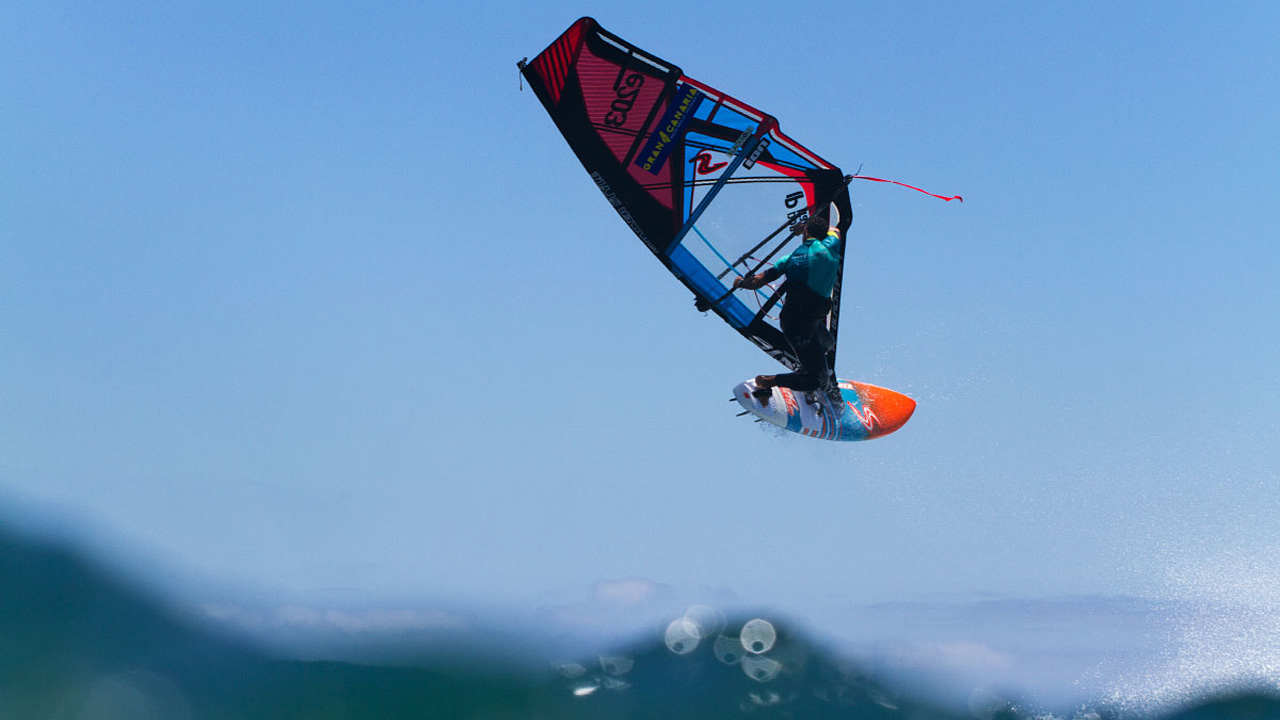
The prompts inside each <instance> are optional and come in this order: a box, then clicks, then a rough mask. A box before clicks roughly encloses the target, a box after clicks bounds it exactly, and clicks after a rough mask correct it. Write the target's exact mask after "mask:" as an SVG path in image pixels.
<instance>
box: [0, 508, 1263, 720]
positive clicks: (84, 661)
mask: <svg viewBox="0 0 1280 720" xmlns="http://www.w3.org/2000/svg"><path fill="white" fill-rule="evenodd" d="M0 579H2V580H3V582H0V718H4V719H5V720H7V719H9V718H14V719H19V718H21V719H23V720H26V719H28V718H30V719H40V718H53V719H55V720H62V719H64V718H65V719H69V720H70V719H74V720H108V719H116V718H128V719H134V718H137V719H141V720H148V719H151V718H155V719H157V720H158V719H165V720H169V719H176V720H197V719H199V720H203V719H205V718H210V719H213V718H217V719H222V718H226V719H232V718H236V719H241V718H247V719H253V718H264V719H265V718H271V719H273V720H289V719H292V718H308V719H311V718H323V719H326V720H330V719H342V718H352V719H353V720H354V719H355V718H361V719H363V720H378V719H381V718H565V719H568V720H573V719H576V718H582V719H587V718H722V717H758V718H774V717H777V718H861V719H868V720H870V719H878V718H885V719H887V718H910V719H912V720H928V719H930V718H940V719H941V718H969V717H973V718H979V719H981V720H994V719H996V718H1033V717H1034V718H1041V717H1049V715H1048V714H1047V713H1045V712H1044V711H1042V710H1039V709H1037V708H1033V707H1029V706H1027V705H1025V704H1022V703H1020V702H1019V701H1017V700H1016V699H1009V698H1002V697H999V696H997V695H995V694H993V693H978V692H975V693H974V694H973V696H972V697H971V698H970V701H969V703H968V707H966V708H959V709H957V708H952V707H943V706H940V705H938V704H937V703H935V702H932V701H930V700H927V699H925V698H926V695H924V694H920V693H915V692H913V691H909V690H904V689H902V688H901V686H893V685H892V684H891V683H886V682H885V681H884V680H883V679H882V678H880V677H877V676H876V675H875V674H874V672H873V671H871V670H869V669H868V666H867V665H866V664H863V663H859V662H855V661H853V660H850V659H847V658H844V657H842V656H841V655H839V654H837V653H834V652H832V651H830V650H828V649H827V648H826V646H825V644H824V643H823V641H822V639H821V638H819V639H817V640H815V639H812V638H809V637H806V636H804V635H803V634H802V633H799V632H795V631H793V630H792V629H791V628H789V627H788V626H786V625H785V624H783V623H779V622H776V621H773V620H770V619H768V618H764V617H752V618H729V617H726V616H725V615H724V614H723V613H721V612H720V611H718V610H716V609H714V608H710V607H705V606H695V607H693V608H690V610H689V611H688V612H687V613H685V615H683V616H682V617H679V618H675V619H673V620H671V621H670V622H669V624H667V626H666V628H665V631H663V632H661V633H658V634H657V635H656V636H650V637H645V638H642V639H641V640H639V641H638V642H634V643H629V644H624V645H623V646H620V647H617V648H613V649H611V650H609V651H608V652H604V653H595V654H591V655H590V656H586V657H573V658H559V659H557V658H552V657H547V658H545V662H543V663H541V664H540V665H530V664H528V663H523V662H521V663H516V662H512V661H511V659H510V658H508V657H506V656H505V653H506V649H505V646H503V645H497V646H495V647H494V648H492V649H490V650H489V651H485V650H484V649H483V648H481V649H480V650H479V651H477V649H476V648H469V649H465V650H464V649H460V648H459V647H458V646H456V645H452V644H449V643H442V644H439V645H430V644H427V645H423V646H422V647H419V648H418V652H417V653H416V656H415V659H414V660H413V662H412V663H407V662H406V663H402V664H396V665H392V664H388V663H382V664H379V663H377V662H375V659H374V658H373V657H372V655H370V656H369V657H367V658H365V659H363V660H362V661H361V662H358V663H357V662H350V661H346V662H338V661H334V660H299V659H288V658H284V657H280V656H278V655H276V654H273V653H270V652H266V651H263V650H262V649H260V648H259V647H258V646H256V645H254V644H253V643H251V642H248V641H247V640H243V639H237V637H235V636H234V635H229V634H226V633H218V632H213V631H211V630H210V629H209V625H208V622H207V618H206V620H205V621H198V620H196V619H195V618H194V617H193V616H189V615H186V614H183V613H181V612H177V611H175V610H173V609H172V608H170V607H169V606H168V605H167V604H166V603H165V602H162V601H160V600H158V599H155V598H154V597H152V596H149V595H148V594H147V593H146V592H145V591H143V590H139V589H137V588H135V587H132V586H129V585H127V584H126V583H124V582H122V581H119V580H117V579H114V578H113V577H112V576H110V575H109V574H108V573H106V572H104V571H102V570H101V569H99V568H97V567H95V566H94V565H93V564H91V563H90V562H88V561H86V560H85V559H83V558H82V557H80V556H79V555H78V554H76V553H75V552H74V551H72V550H69V549H67V548H65V547H61V546H58V545H53V544H49V543H47V542H41V541H36V540H32V539H30V538H26V537H22V536H19V535H17V534H13V533H11V532H9V531H5V530H4V529H2V528H0ZM205 611H206V612H207V613H212V614H214V615H216V614H217V612H224V613H226V612H238V611H234V610H228V609H226V608H221V609H219V608H214V609H212V610H210V609H208V608H206V609H205ZM236 619H237V620H238V621H240V622H244V621H245V618H243V617H238V618H236ZM288 619H289V620H291V621H296V623H297V624H298V626H299V627H304V628H305V627H309V626H319V625H322V624H327V625H332V624H335V623H336V624H337V625H339V626H346V627H355V628H366V627H369V626H370V624H372V626H374V627H376V628H379V629H381V630H383V631H389V632H391V633H395V632H398V631H400V630H404V631H406V632H415V631H423V630H435V629H444V630H445V631H449V630H458V629H460V627H459V626H458V623H459V622H460V620H459V619H458V618H456V617H453V616H450V615H441V614H436V613H425V614H415V613H402V612H396V613H372V614H364V615H358V616H357V615H346V614H338V615H336V616H330V617H326V618H317V617H315V616H314V615H312V614H308V612H305V611H298V614H297V616H296V617H294V616H290V617H289V618H288ZM321 621H323V622H321ZM344 624H345V625H344ZM422 642H424V643H425V642H427V641H425V640H424V641H422ZM530 667H536V668H537V669H534V670H530V669H529V668H530ZM1219 690H1220V692H1218V693H1217V694H1215V695H1213V696H1200V697H1194V696H1188V697H1186V698H1184V699H1183V701H1182V702H1181V703H1180V704H1178V705H1177V706H1175V707H1163V708H1162V709H1161V710H1159V711H1158V712H1157V711H1151V710H1148V709H1140V710H1135V709H1134V708H1135V707H1136V706H1137V705H1135V704H1134V703H1131V702H1130V703H1125V704H1116V703H1108V702H1107V700H1106V699H1105V698H1102V699H1100V700H1099V701H1098V703H1097V704H1096V705H1095V706H1082V707H1080V708H1078V709H1076V710H1074V711H1072V712H1071V713H1069V714H1068V716H1070V717H1080V718H1090V719H1093V718H1098V719H1100V720H1101V719H1105V718H1120V717H1168V718H1176V719H1178V720H1182V719H1186V720H1191V719H1192V718H1204V719H1210V718H1213V719H1217V718H1273V717H1274V718H1280V697H1278V696H1277V695H1275V694H1273V688H1270V687H1257V686H1247V687H1243V688H1240V687H1237V688H1236V689H1234V690H1233V689H1229V688H1228V689H1221V688H1220V689H1219ZM1138 705H1140V703H1139V704H1138Z"/></svg>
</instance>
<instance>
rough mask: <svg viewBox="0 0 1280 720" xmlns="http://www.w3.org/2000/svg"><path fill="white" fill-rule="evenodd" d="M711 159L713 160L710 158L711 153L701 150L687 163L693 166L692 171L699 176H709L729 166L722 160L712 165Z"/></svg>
mask: <svg viewBox="0 0 1280 720" xmlns="http://www.w3.org/2000/svg"><path fill="white" fill-rule="evenodd" d="M712 159H713V158H712V157H711V153H709V152H707V151H706V150H703V151H702V152H700V153H698V154H697V155H694V156H693V159H692V160H690V161H689V164H690V165H693V166H694V167H693V171H694V172H696V173H698V174H699V175H710V174H711V173H713V172H715V171H717V170H719V169H720V168H722V167H724V166H725V165H728V164H729V163H727V162H725V161H723V160H721V161H720V162H718V163H713V162H711V160H712Z"/></svg>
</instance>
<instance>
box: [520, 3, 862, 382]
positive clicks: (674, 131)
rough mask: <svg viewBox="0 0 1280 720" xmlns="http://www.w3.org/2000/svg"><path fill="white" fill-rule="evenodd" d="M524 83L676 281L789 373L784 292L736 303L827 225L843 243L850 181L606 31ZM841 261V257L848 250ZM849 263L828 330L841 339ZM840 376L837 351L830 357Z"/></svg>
mask: <svg viewBox="0 0 1280 720" xmlns="http://www.w3.org/2000/svg"><path fill="white" fill-rule="evenodd" d="M519 66H520V70H521V73H522V75H523V76H524V78H525V79H526V80H527V81H528V83H529V86H530V88H532V89H533V91H534V93H535V94H537V96H538V99H539V100H541V101H542V104H543V105H544V106H545V108H546V110H547V112H548V113H550V115H551V117H552V119H553V120H554V121H555V123H556V126H557V127H558V128H559V130H560V132H561V134H563V135H564V138H565V140H567V141H568V143H569V146H570V147H571V148H572V149H573V151H574V153H575V154H576V155H577V156H578V159H579V160H580V161H581V162H582V165H583V167H584V168H586V171H587V173H588V175H590V177H591V179H592V181H593V182H594V183H595V184H596V187H597V188H599V189H600V192H601V193H603V194H604V196H605V198H606V199H607V200H608V201H609V203H610V204H611V205H612V206H613V207H614V209H615V210H616V211H617V213H618V215H619V216H620V217H621V218H622V220H623V222H625V223H626V224H627V226H628V227H630V228H631V230H632V232H634V233H635V234H636V236H637V237H638V238H640V240H641V241H642V242H643V243H644V244H645V245H646V246H647V247H648V248H649V249H650V250H651V251H652V252H653V254H654V255H655V256H656V257H657V258H658V259H659V260H660V261H661V262H662V264H663V265H664V266H666V268H667V269H668V270H669V271H671V273H672V275H674V276H675V277H676V278H678V279H679V280H680V281H681V282H682V283H684V285H685V286H686V287H688V288H689V289H690V290H691V291H693V293H694V295H695V296H696V300H695V304H696V306H697V307H698V308H699V309H702V310H711V311H714V312H715V313H716V314H717V315H718V316H720V318H722V319H723V320H724V321H725V322H726V323H728V324H729V325H730V326H731V327H733V328H734V329H735V330H737V331H738V332H739V333H741V334H742V335H743V336H744V337H746V338H747V339H748V340H750V341H751V342H753V343H755V345H757V346H758V347H760V348H761V349H762V350H764V351H765V352H767V353H768V354H770V355H771V356H773V357H774V358H776V359H777V360H778V361H780V362H781V363H782V364H783V365H785V366H787V367H788V368H791V369H798V368H799V360H798V359H797V358H796V356H795V354H794V352H793V351H792V350H791V347H790V345H788V343H787V341H786V340H785V339H784V338H783V336H782V331H781V329H780V328H779V326H778V312H779V310H780V309H781V306H782V303H783V302H785V299H784V298H782V297H781V293H780V291H779V289H778V287H776V286H774V287H764V288H761V289H759V290H745V289H742V290H733V289H732V285H733V280H734V279H735V278H736V277H739V276H741V275H746V274H749V273H754V272H759V271H760V270H761V269H763V268H764V267H766V266H767V265H768V264H769V263H771V262H772V261H776V260H779V259H782V258H784V257H786V255H787V253H788V252H790V250H791V249H792V248H794V247H795V246H796V245H797V244H798V242H799V241H798V239H797V236H796V234H795V233H792V232H791V230H790V228H791V227H792V226H793V225H794V224H796V223H798V222H800V221H802V220H804V219H806V218H808V217H809V215H810V214H819V215H823V216H826V217H828V218H830V212H831V208H832V207H834V208H835V209H836V212H837V215H838V225H839V226H840V228H841V230H842V234H843V231H846V230H847V229H848V227H849V224H850V222H851V220H852V210H851V208H850V204H849V193H848V188H847V185H848V178H846V177H845V176H844V174H843V173H842V172H841V171H840V169H839V168H838V167H836V166H835V165H832V164H831V163H829V162H827V161H826V160H824V159H822V158H821V157H819V156H818V155H817V154H816V153H814V152H813V151H811V150H809V149H807V148H805V147H804V146H802V145H801V144H800V143H798V142H796V141H795V140H793V139H791V138H790V137H788V136H786V135H785V134H783V132H782V130H781V129H780V128H779V127H778V121H777V119H775V118H774V117H773V116H772V115H769V114H767V113H765V112H762V111H760V110H758V109H756V108H754V107H752V106H751V105H748V104H747V103H744V102H742V101H740V100H738V99H736V98H734V97H732V96H730V95H728V94H726V93H724V92H722V91H720V90H717V89H715V88H713V87H711V86H710V85H707V84H706V83H702V82H699V81H697V80H694V79H692V78H690V77H687V76H686V75H685V74H684V73H683V72H682V71H681V70H680V68H679V67H676V66H675V65H673V64H671V63H669V62H667V61H665V60H662V59H660V58H657V57H655V56H654V55H652V54H650V53H647V52H645V51H644V50H641V49H640V48H638V47H636V46H635V45H632V44H631V43H629V42H627V41H626V40H623V39H622V38H620V37H618V36H616V35H614V34H612V33H610V32H608V31H606V30H605V29H604V28H602V27H600V25H599V24H598V23H597V22H596V21H595V20H593V19H591V18H582V19H580V20H578V21H577V22H575V23H574V24H573V25H572V26H571V27H570V28H569V29H568V30H566V31H565V32H564V34H562V35H561V36H560V37H559V38H558V39H557V40H556V41H555V42H553V43H552V44H551V45H550V46H549V47H548V48H547V49H546V50H544V51H543V52H542V53H541V54H539V55H538V56H537V57H535V58H534V59H533V60H532V61H528V62H525V61H521V62H520V63H519ZM841 253H842V254H843V247H841ZM842 279H843V262H842V263H841V268H840V271H839V272H838V273H837V276H836V285H835V292H834V294H833V297H832V301H833V302H832V311H831V316H830V318H829V327H830V329H831V334H832V336H833V337H838V334H837V331H838V322H839V313H840V288H841V282H842ZM828 359H829V361H830V363H831V364H830V367H833V368H834V367H835V349H834V348H833V349H832V350H831V352H830V357H829V358H828Z"/></svg>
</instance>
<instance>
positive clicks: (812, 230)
mask: <svg viewBox="0 0 1280 720" xmlns="http://www.w3.org/2000/svg"><path fill="white" fill-rule="evenodd" d="M830 227H831V226H830V224H829V223H828V221H827V219H826V218H825V217H823V216H821V215H810V216H809V219H808V220H806V221H805V222H804V236H805V237H807V238H822V237H826V236H827V230H828V229H829V228H830Z"/></svg>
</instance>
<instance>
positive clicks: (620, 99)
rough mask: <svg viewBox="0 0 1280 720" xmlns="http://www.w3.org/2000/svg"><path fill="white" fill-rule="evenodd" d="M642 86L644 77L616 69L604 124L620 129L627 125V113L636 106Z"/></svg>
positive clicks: (624, 69)
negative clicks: (611, 95) (612, 95)
mask: <svg viewBox="0 0 1280 720" xmlns="http://www.w3.org/2000/svg"><path fill="white" fill-rule="evenodd" d="M643 86H644V76H643V75H641V74H640V73H636V72H633V73H631V74H627V70H626V68H618V77H617V79H616V80H614V81H613V94H614V99H613V102H611V103H609V112H608V113H607V114H606V115H605V116H604V124H605V125H608V126H609V127H611V128H620V127H622V126H623V125H626V124H627V113H629V112H631V108H632V106H634V105H635V104H636V96H637V95H639V94H640V88H641V87H643Z"/></svg>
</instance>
